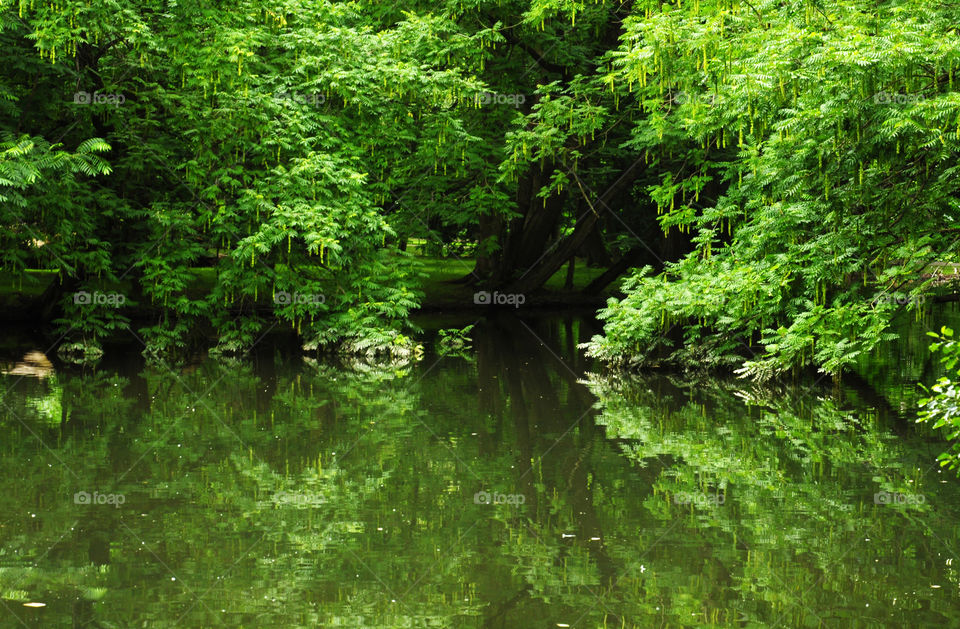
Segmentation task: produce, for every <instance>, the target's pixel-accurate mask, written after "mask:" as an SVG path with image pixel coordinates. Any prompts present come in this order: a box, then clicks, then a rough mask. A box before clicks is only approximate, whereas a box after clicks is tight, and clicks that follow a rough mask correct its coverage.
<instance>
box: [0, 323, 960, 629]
mask: <svg viewBox="0 0 960 629" xmlns="http://www.w3.org/2000/svg"><path fill="white" fill-rule="evenodd" d="M467 323H471V321H464V322H461V325H463V324H467ZM595 331H596V324H595V323H592V322H590V321H588V320H579V319H576V318H562V317H546V318H539V319H524V320H521V319H517V318H514V317H512V316H503V317H498V318H493V319H490V320H485V321H482V322H480V323H478V325H477V328H476V329H475V330H474V332H473V337H474V350H473V351H472V352H471V353H469V354H468V356H467V357H466V358H462V357H449V358H443V359H440V358H438V357H437V356H435V355H432V354H430V353H429V352H428V355H427V357H426V359H425V360H424V361H423V362H422V363H419V364H416V365H412V366H406V367H404V366H395V367H393V368H391V369H372V368H367V367H364V366H363V365H351V366H345V365H342V364H337V363H336V362H335V361H305V360H303V359H302V358H301V357H299V356H298V355H296V354H294V353H292V352H289V351H287V350H286V349H285V345H284V343H283V342H281V341H277V340H275V339H269V340H267V341H264V342H263V343H261V345H260V346H258V347H257V350H256V352H255V354H254V355H252V356H249V357H247V358H246V359H244V360H242V361H233V362H231V361H223V360H220V361H214V360H197V361H196V362H195V363H194V364H190V365H187V366H185V367H178V368H176V369H173V370H170V369H165V368H163V367H156V366H154V367H147V366H145V365H144V364H142V362H138V358H137V356H136V351H135V349H136V348H135V347H134V346H133V345H131V347H130V352H129V356H128V357H127V358H128V359H121V360H118V361H115V362H114V363H105V364H103V365H102V366H101V367H100V368H98V369H96V370H88V371H77V370H73V371H71V370H69V369H66V368H64V367H63V366H61V365H53V369H51V370H44V369H42V368H39V367H37V366H36V365H35V364H34V365H33V367H32V368H30V369H28V368H26V367H24V363H25V362H26V363H29V362H30V361H24V360H21V359H20V358H18V355H17V353H18V352H19V354H23V353H24V352H22V351H20V350H19V349H18V350H16V352H15V351H14V350H10V351H9V352H8V353H10V356H9V358H10V359H11V360H9V361H8V362H7V363H6V365H7V366H6V367H5V368H4V371H5V372H7V375H5V376H3V377H2V378H0V385H2V389H0V391H2V398H0V473H2V474H3V478H4V479H5V483H4V487H5V491H4V492H3V493H2V494H0V596H2V603H3V604H2V606H0V626H3V627H7V626H10V627H21V626H26V627H71V626H72V627H133V626H137V627H215V626H224V627H561V626H571V627H591V628H592V627H610V628H613V627H661V626H662V627H701V626H718V627H772V626H782V627H907V626H909V627H944V626H956V625H957V624H958V619H960V612H958V609H960V606H958V600H960V589H958V588H960V578H958V574H957V567H958V566H960V564H958V558H957V554H956V550H957V549H960V539H958V536H960V528H958V523H960V500H958V497H960V492H958V483H957V481H956V479H955V478H954V477H953V476H952V475H948V474H947V473H940V471H939V469H938V468H937V467H936V466H935V457H936V455H937V454H938V453H939V452H940V451H941V450H942V449H943V444H942V443H940V442H939V441H937V440H936V439H934V438H932V437H930V436H929V435H925V434H923V433H920V432H918V431H917V430H916V429H915V428H914V427H913V426H911V425H909V424H907V423H906V422H905V421H904V420H903V419H902V418H900V417H898V413H897V412H894V411H891V408H890V405H889V403H887V402H886V398H884V397H883V396H882V395H873V396H872V397H871V395H870V394H869V393H868V390H867V389H866V387H865V385H864V386H857V385H856V384H855V385H842V386H840V387H837V388H835V387H834V386H833V385H832V383H830V382H829V380H825V381H821V382H816V381H815V379H814V378H811V379H808V380H805V381H800V382H797V383H793V384H790V385H780V386H776V387H759V386H755V385H751V384H749V383H744V382H740V381H728V380H724V379H713V380H696V379H685V378H683V377H680V376H676V375H674V376H671V375H664V374H660V375H655V376H646V377H640V376H632V377H622V376H620V377H617V376H601V375H597V374H595V373H592V372H591V369H593V368H595V366H594V365H591V364H589V363H587V362H585V361H584V359H583V358H582V356H580V354H579V353H578V350H577V349H576V344H577V343H578V342H581V341H583V340H585V339H586V338H588V337H589V336H590V335H591V334H593V333H595ZM26 349H35V348H26ZM24 351H26V350H24ZM114 354H115V353H114ZM18 361H19V363H20V366H19V367H17V366H16V363H17V362H18ZM36 362H37V361H34V363H36ZM27 367H29V365H27ZM878 373H879V372H878ZM871 377H872V376H871V375H870V374H869V373H868V374H867V378H866V380H867V381H869V380H870V378H871ZM878 377H879V376H878ZM887 384H889V383H887ZM885 390H886V389H882V390H881V392H883V391H885ZM871 399H875V400H880V402H876V401H875V402H874V403H871V402H870V401H869V400H871ZM883 404H886V406H883ZM881 406H883V408H880V407H881ZM83 492H86V493H83ZM87 501H89V504H86V502H87ZM491 502H498V503H500V504H489V503H491ZM98 503H99V504H98ZM955 564H956V565H955ZM30 604H34V605H40V604H42V605H43V606H42V607H40V606H28V605H30Z"/></svg>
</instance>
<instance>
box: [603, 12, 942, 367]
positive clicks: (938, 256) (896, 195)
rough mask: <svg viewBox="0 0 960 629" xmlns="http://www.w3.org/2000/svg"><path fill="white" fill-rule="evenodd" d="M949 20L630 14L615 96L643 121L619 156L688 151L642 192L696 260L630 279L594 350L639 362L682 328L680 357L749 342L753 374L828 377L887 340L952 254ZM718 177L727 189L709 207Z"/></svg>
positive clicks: (731, 358)
mask: <svg viewBox="0 0 960 629" xmlns="http://www.w3.org/2000/svg"><path fill="white" fill-rule="evenodd" d="M697 7H699V8H697ZM738 7H739V8H738ZM958 17H960V12H958V9H957V7H956V6H955V5H952V4H943V3H930V2H924V1H921V0H917V1H906V2H884V3H864V2H853V1H845V0H843V1H832V2H816V3H814V2H805V3H778V2H759V3H755V4H749V5H748V4H747V3H742V4H741V3H735V2H734V3H729V2H716V3H714V2H701V3H698V4H696V5H690V4H689V3H682V4H680V3H678V6H670V5H663V7H662V8H660V9H657V10H654V11H652V12H650V13H648V14H647V15H646V16H635V17H634V18H633V19H631V20H630V22H629V26H628V29H627V30H628V32H627V36H626V42H625V44H624V46H623V47H622V49H621V50H620V51H619V52H618V54H617V55H616V56H615V58H614V66H615V68H616V70H615V71H614V72H612V73H611V74H610V75H609V79H610V84H611V89H613V90H618V89H619V90H620V91H621V92H622V93H623V95H624V96H623V98H624V99H626V98H627V97H628V96H627V95H632V97H633V98H634V99H635V100H636V101H637V102H638V103H639V106H640V107H641V108H643V109H644V111H645V112H646V116H645V117H644V119H643V120H642V121H640V122H638V124H637V125H636V126H635V128H634V140H633V145H634V146H636V147H637V148H638V149H641V150H643V151H644V152H645V153H648V154H649V156H650V157H649V159H658V158H659V156H661V155H663V154H665V153H669V152H673V153H674V154H677V153H679V154H682V155H683V157H684V159H685V166H684V168H683V169H680V170H673V169H670V170H669V171H668V172H667V173H665V174H664V175H663V180H662V182H661V183H660V185H658V186H655V187H651V188H650V194H651V197H652V198H653V199H654V200H656V202H657V204H658V206H659V211H660V219H659V220H660V223H661V225H662V226H663V227H664V229H678V230H681V231H685V232H689V233H690V234H691V235H692V236H693V240H694V242H695V243H696V248H695V250H694V251H693V252H692V253H690V254H689V255H687V256H686V257H684V258H683V259H682V260H680V261H679V262H677V263H676V264H668V268H667V271H666V272H665V273H662V274H660V275H651V273H650V271H649V269H641V270H639V271H637V272H636V273H635V274H634V275H633V276H632V277H631V279H630V280H628V281H627V282H626V284H625V286H624V288H625V290H626V291H627V292H628V296H627V297H626V298H625V299H623V300H621V301H618V302H613V303H611V304H610V305H609V307H608V308H607V309H606V310H605V311H604V312H603V313H602V316H603V317H605V318H606V320H607V326H606V334H605V336H604V337H602V338H597V339H595V340H594V341H593V342H592V343H591V344H590V349H591V351H592V353H593V354H595V355H597V356H600V357H602V358H604V359H607V360H611V361H628V362H642V361H643V360H644V359H645V358H647V354H646V353H647V352H649V351H650V350H651V349H655V348H658V347H659V346H660V345H662V344H668V341H666V340H665V339H663V338H661V335H664V334H665V333H666V332H667V331H669V330H670V329H671V327H673V326H679V328H680V329H681V330H682V337H683V342H684V345H683V347H682V348H681V350H680V351H677V352H675V353H674V354H673V355H672V357H673V358H676V359H679V360H681V361H682V362H687V363H691V362H696V363H700V364H704V363H706V364H717V363H724V362H734V363H738V362H740V359H739V357H738V355H739V354H742V353H744V350H745V349H749V350H750V352H751V353H753V352H756V353H757V355H756V356H755V357H754V358H753V359H752V360H748V361H747V362H746V363H745V364H744V365H743V369H742V372H744V373H747V374H750V375H754V376H760V377H764V376H769V375H771V374H775V373H777V372H781V371H783V370H785V369H788V368H791V367H794V366H798V365H804V364H808V363H813V364H816V365H817V366H819V367H820V368H821V369H823V370H825V371H827V372H831V373H837V372H839V371H841V370H842V369H844V368H846V367H849V366H850V365H852V364H853V363H854V361H855V360H856V358H857V356H858V355H859V354H861V353H863V352H865V351H867V350H869V349H870V348H872V347H873V346H874V345H876V344H877V343H878V342H879V341H881V340H883V339H884V338H887V337H888V333H887V329H888V327H889V322H890V319H891V317H892V315H893V314H894V313H895V312H896V311H897V310H899V309H901V308H902V307H903V306H904V305H905V304H906V305H907V307H909V308H911V309H918V308H920V307H921V306H922V304H923V303H924V297H925V295H926V293H927V292H928V291H929V289H930V287H931V285H932V284H933V283H934V282H936V281H938V270H937V269H936V267H935V265H934V263H937V262H941V261H945V260H946V261H951V260H955V259H956V253H957V243H958V239H957V233H956V232H957V229H958V228H957V216H958V214H957V212H958V210H960V200H958V197H957V186H958V179H957V172H958V164H957V156H958V148H960V93H958V91H957V86H956V85H955V81H958V80H960V76H955V75H957V73H958V71H960V38H958V37H957V35H956V25H957V23H958ZM716 180H720V181H722V182H723V191H722V193H721V194H716V195H715V194H711V195H709V196H705V195H704V194H703V191H704V189H705V187H706V186H707V185H708V183H709V182H713V181H716ZM951 272H952V271H951ZM748 356H750V354H748Z"/></svg>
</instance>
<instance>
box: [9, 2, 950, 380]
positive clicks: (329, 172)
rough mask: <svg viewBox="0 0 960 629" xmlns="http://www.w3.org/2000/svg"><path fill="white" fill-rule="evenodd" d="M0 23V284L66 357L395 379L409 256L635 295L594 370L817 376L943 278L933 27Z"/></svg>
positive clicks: (531, 6) (413, 13) (314, 17)
mask: <svg viewBox="0 0 960 629" xmlns="http://www.w3.org/2000/svg"><path fill="white" fill-rule="evenodd" d="M4 6H5V7H6V8H5V10H4V11H2V12H0V26H2V33H0V39H2V41H3V44H4V48H3V52H2V53H0V55H2V60H3V69H2V71H0V90H2V95H3V96H4V98H3V99H2V100H0V103H2V104H0V130H2V132H3V136H2V137H0V141H2V143H3V146H2V147H0V150H2V153H0V171H2V172H0V174H2V177H0V187H2V188H3V191H4V192H2V194H3V206H2V210H0V212H2V216H3V221H2V225H3V228H2V229H0V241H2V245H3V254H2V255H3V257H2V264H3V269H4V271H5V272H7V273H12V274H17V273H22V272H23V271H24V270H25V269H28V268H32V269H36V268H39V269H47V270H55V271H56V273H57V276H58V281H57V282H55V283H54V284H53V285H52V286H51V288H50V289H49V290H47V291H46V292H45V293H44V295H43V298H42V299H41V300H39V302H38V305H37V308H36V309H37V310H38V311H40V312H41V314H43V313H46V312H49V313H54V314H55V315H56V316H59V321H60V324H61V329H62V331H63V332H64V334H65V336H66V337H67V339H68V340H72V341H76V340H80V341H85V342H87V343H93V344H95V343H96V342H97V341H99V340H101V339H102V338H104V337H105V336H107V335H109V334H110V333H112V332H115V331H117V330H125V329H130V330H131V331H133V332H134V333H135V334H136V335H137V336H138V338H141V339H142V340H143V341H144V343H145V344H146V345H147V346H148V347H150V348H151V349H152V350H155V351H158V352H166V353H180V352H182V350H185V349H186V347H187V345H188V344H189V343H190V342H191V341H192V340H193V339H194V337H195V336H196V335H197V334H199V333H200V332H199V331H212V332H213V334H215V335H216V337H217V338H218V340H219V349H220V350H222V351H239V350H243V349H246V348H249V347H250V346H252V345H253V343H254V342H255V340H256V339H257V338H258V337H259V335H261V334H262V333H263V332H264V331H266V330H267V329H269V327H270V321H271V320H274V319H276V320H279V321H280V322H282V323H284V324H286V325H289V326H291V327H292V328H293V329H294V330H296V332H297V333H298V334H299V335H300V337H301V341H302V343H303V345H304V346H306V347H308V348H315V347H317V348H319V347H334V346H339V347H342V348H346V349H350V350H361V351H371V349H373V350H375V351H387V352H389V353H395V352H400V353H407V354H409V353H410V352H412V351H414V349H413V347H412V345H411V342H410V341H409V340H408V339H407V337H406V336H404V335H403V334H401V331H404V324H405V322H406V318H407V314H408V313H409V312H410V311H411V310H412V309H414V308H416V307H417V306H418V304H419V303H420V299H421V293H420V292H419V289H418V287H419V282H420V278H419V277H418V275H417V271H416V268H415V264H413V263H412V260H411V256H410V255H409V254H408V253H407V243H408V242H409V241H410V240H411V239H413V238H415V239H417V240H418V241H426V242H427V248H428V249H429V250H431V251H437V252H443V251H460V252H463V251H466V252H468V253H470V254H471V256H472V259H470V260H468V261H460V264H461V265H462V267H463V268H462V272H463V279H462V281H463V282H464V283H465V284H468V285H474V286H477V287H481V288H484V289H490V288H493V289H499V290H502V291H512V292H515V293H526V292H532V291H536V290H538V289H540V288H541V287H542V286H543V285H544V283H545V282H546V281H547V280H548V279H549V278H550V277H551V276H552V275H553V274H555V273H556V272H557V270H558V269H560V268H561V266H562V265H563V264H565V263H568V264H569V265H570V266H569V269H570V270H571V271H572V270H573V265H574V263H575V262H576V260H577V258H578V257H579V258H581V259H584V260H585V261H586V263H588V264H591V265H594V266H600V267H604V268H607V267H609V272H608V273H604V274H603V275H602V276H600V277H599V278H597V281H596V282H593V283H591V285H590V286H588V287H586V288H585V289H584V290H585V291H586V292H588V293H594V294H595V293H596V292H597V291H599V290H600V289H601V288H602V287H603V286H604V285H605V284H608V283H610V282H612V281H614V280H615V279H616V278H617V277H618V275H620V274H621V273H622V272H623V271H625V270H629V269H631V268H632V269H633V271H631V272H629V277H628V279H627V280H626V282H625V283H624V284H623V290H624V291H625V297H624V298H622V299H619V300H615V301H612V302H610V303H608V306H607V308H605V309H604V310H603V311H602V313H601V314H602V316H603V317H604V318H605V320H606V328H605V332H604V335H603V336H598V337H596V338H594V339H593V340H592V342H591V343H590V344H589V350H590V352H591V353H592V354H593V355H595V356H598V357H600V358H602V359H603V360H605V361H608V362H611V363H620V364H630V365H637V364H649V363H651V362H654V361H657V362H659V361H663V360H672V361H674V362H680V363H683V364H697V365H731V366H737V367H741V368H742V373H745V374H747V375H751V376H755V377H768V376H771V375H774V374H777V373H780V372H783V371H785V370H788V369H790V368H793V367H798V366H802V365H807V364H814V365H816V366H818V367H819V368H821V369H822V370H824V371H826V372H830V373H834V374H836V373H838V372H840V371H842V370H843V369H845V368H849V367H850V366H851V365H852V364H853V363H854V362H855V361H856V359H857V357H858V356H859V355H861V354H863V353H864V352H865V351H867V350H869V349H870V348H871V347H874V346H875V345H876V344H877V343H878V342H879V341H881V340H883V339H885V338H889V337H890V336H891V333H890V332H889V323H890V320H891V318H892V317H893V316H894V315H895V313H896V312H897V311H899V310H902V309H903V308H904V307H907V308H909V309H913V310H919V309H921V308H923V307H924V299H925V298H926V297H927V295H928V293H929V291H930V289H931V287H933V286H934V285H939V284H941V283H942V282H943V278H944V277H945V276H948V275H953V273H954V267H953V266H952V264H951V263H952V262H954V261H955V258H956V254H957V243H958V242H960V241H958V239H957V238H956V237H955V235H956V231H957V229H958V228H957V227H956V224H955V218H956V215H957V210H958V201H957V183H956V182H957V177H956V174H957V149H958V147H960V95H958V91H957V88H956V86H955V81H957V80H960V77H957V76H955V75H956V74H957V72H958V69H960V38H958V37H957V36H956V35H957V33H956V24H957V23H958V21H960V9H958V8H957V6H956V5H954V4H951V3H930V2H926V1H925V0H902V1H898V2H882V3H866V2H862V1H860V0H816V1H814V0H806V1H804V2H799V3H781V2H775V1H773V0H758V1H756V2H746V1H743V0H703V1H696V2H676V3H670V4H666V3H660V2H653V1H652V0H628V1H625V2H619V1H612V0H597V1H595V2H580V1H576V2H575V1H571V0H508V1H504V0H473V1H471V2H462V1H460V0H456V1H455V0H449V1H446V2H439V3H438V2H420V1H411V2H407V3H404V6H402V7H400V6H396V5H395V4H393V3H383V2H375V1H372V0H356V1H353V2H330V1H329V0H320V1H309V2H308V1H307V0H244V1H242V2H238V3H213V4H211V3H209V2H206V3H204V2H194V1H186V2H176V3H171V2H168V1H165V0H164V1H159V0H156V1H151V2H146V3H144V2H136V3H134V2H129V1H128V0H113V1H111V2H100V1H95V2H89V1H87V0H83V1H81V0H64V1H62V2H58V3H53V2H49V1H43V0H40V1H38V2H33V3H27V2H19V3H16V4H13V3H10V2H6V3H4ZM97 291H100V292H106V293H110V292H111V291H114V292H119V293H121V294H122V295H123V297H124V299H123V303H122V304H121V305H119V306H118V305H117V304H115V303H108V302H105V300H104V299H100V301H96V300H93V301H92V303H91V302H90V301H86V302H85V301H83V300H80V302H79V303H77V300H76V298H75V297H76V295H77V294H78V293H79V294H84V293H86V294H92V295H95V296H96V295H98V293H97ZM145 312H146V313H147V314H146V316H147V317H148V318H149V320H148V321H146V322H143V321H142V320H141V319H142V317H143V316H144V313H145ZM134 315H136V316H134ZM134 321H135V322H134ZM744 361H746V362H744Z"/></svg>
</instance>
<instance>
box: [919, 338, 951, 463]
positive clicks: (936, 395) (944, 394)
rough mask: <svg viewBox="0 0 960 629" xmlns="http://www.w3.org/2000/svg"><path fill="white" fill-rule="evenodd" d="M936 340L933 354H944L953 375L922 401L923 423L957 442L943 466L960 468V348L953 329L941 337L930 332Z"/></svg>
mask: <svg viewBox="0 0 960 629" xmlns="http://www.w3.org/2000/svg"><path fill="white" fill-rule="evenodd" d="M929 335H930V336H932V337H933V338H934V339H936V342H934V343H932V344H931V345H930V351H931V352H935V353H936V352H939V353H940V361H941V363H942V364H943V366H944V367H945V368H946V369H947V371H948V372H949V374H950V375H949V376H942V377H940V378H939V379H938V380H937V383H936V384H934V385H932V386H931V387H930V388H929V390H928V391H927V393H930V395H929V396H928V397H924V398H922V399H921V400H920V401H919V404H920V418H919V421H921V422H932V423H933V427H934V428H935V429H940V430H941V431H942V432H943V434H944V436H945V437H946V438H947V439H949V440H950V441H952V442H953V444H952V448H951V451H949V452H945V453H943V454H942V455H941V456H940V463H941V465H943V466H945V467H949V468H950V469H958V468H960V441H957V439H958V438H960V388H958V380H957V377H958V376H960V370H958V369H957V364H958V363H960V345H958V344H957V341H956V340H954V338H953V329H952V328H948V327H943V328H941V329H940V333H939V334H938V333H936V332H929Z"/></svg>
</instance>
